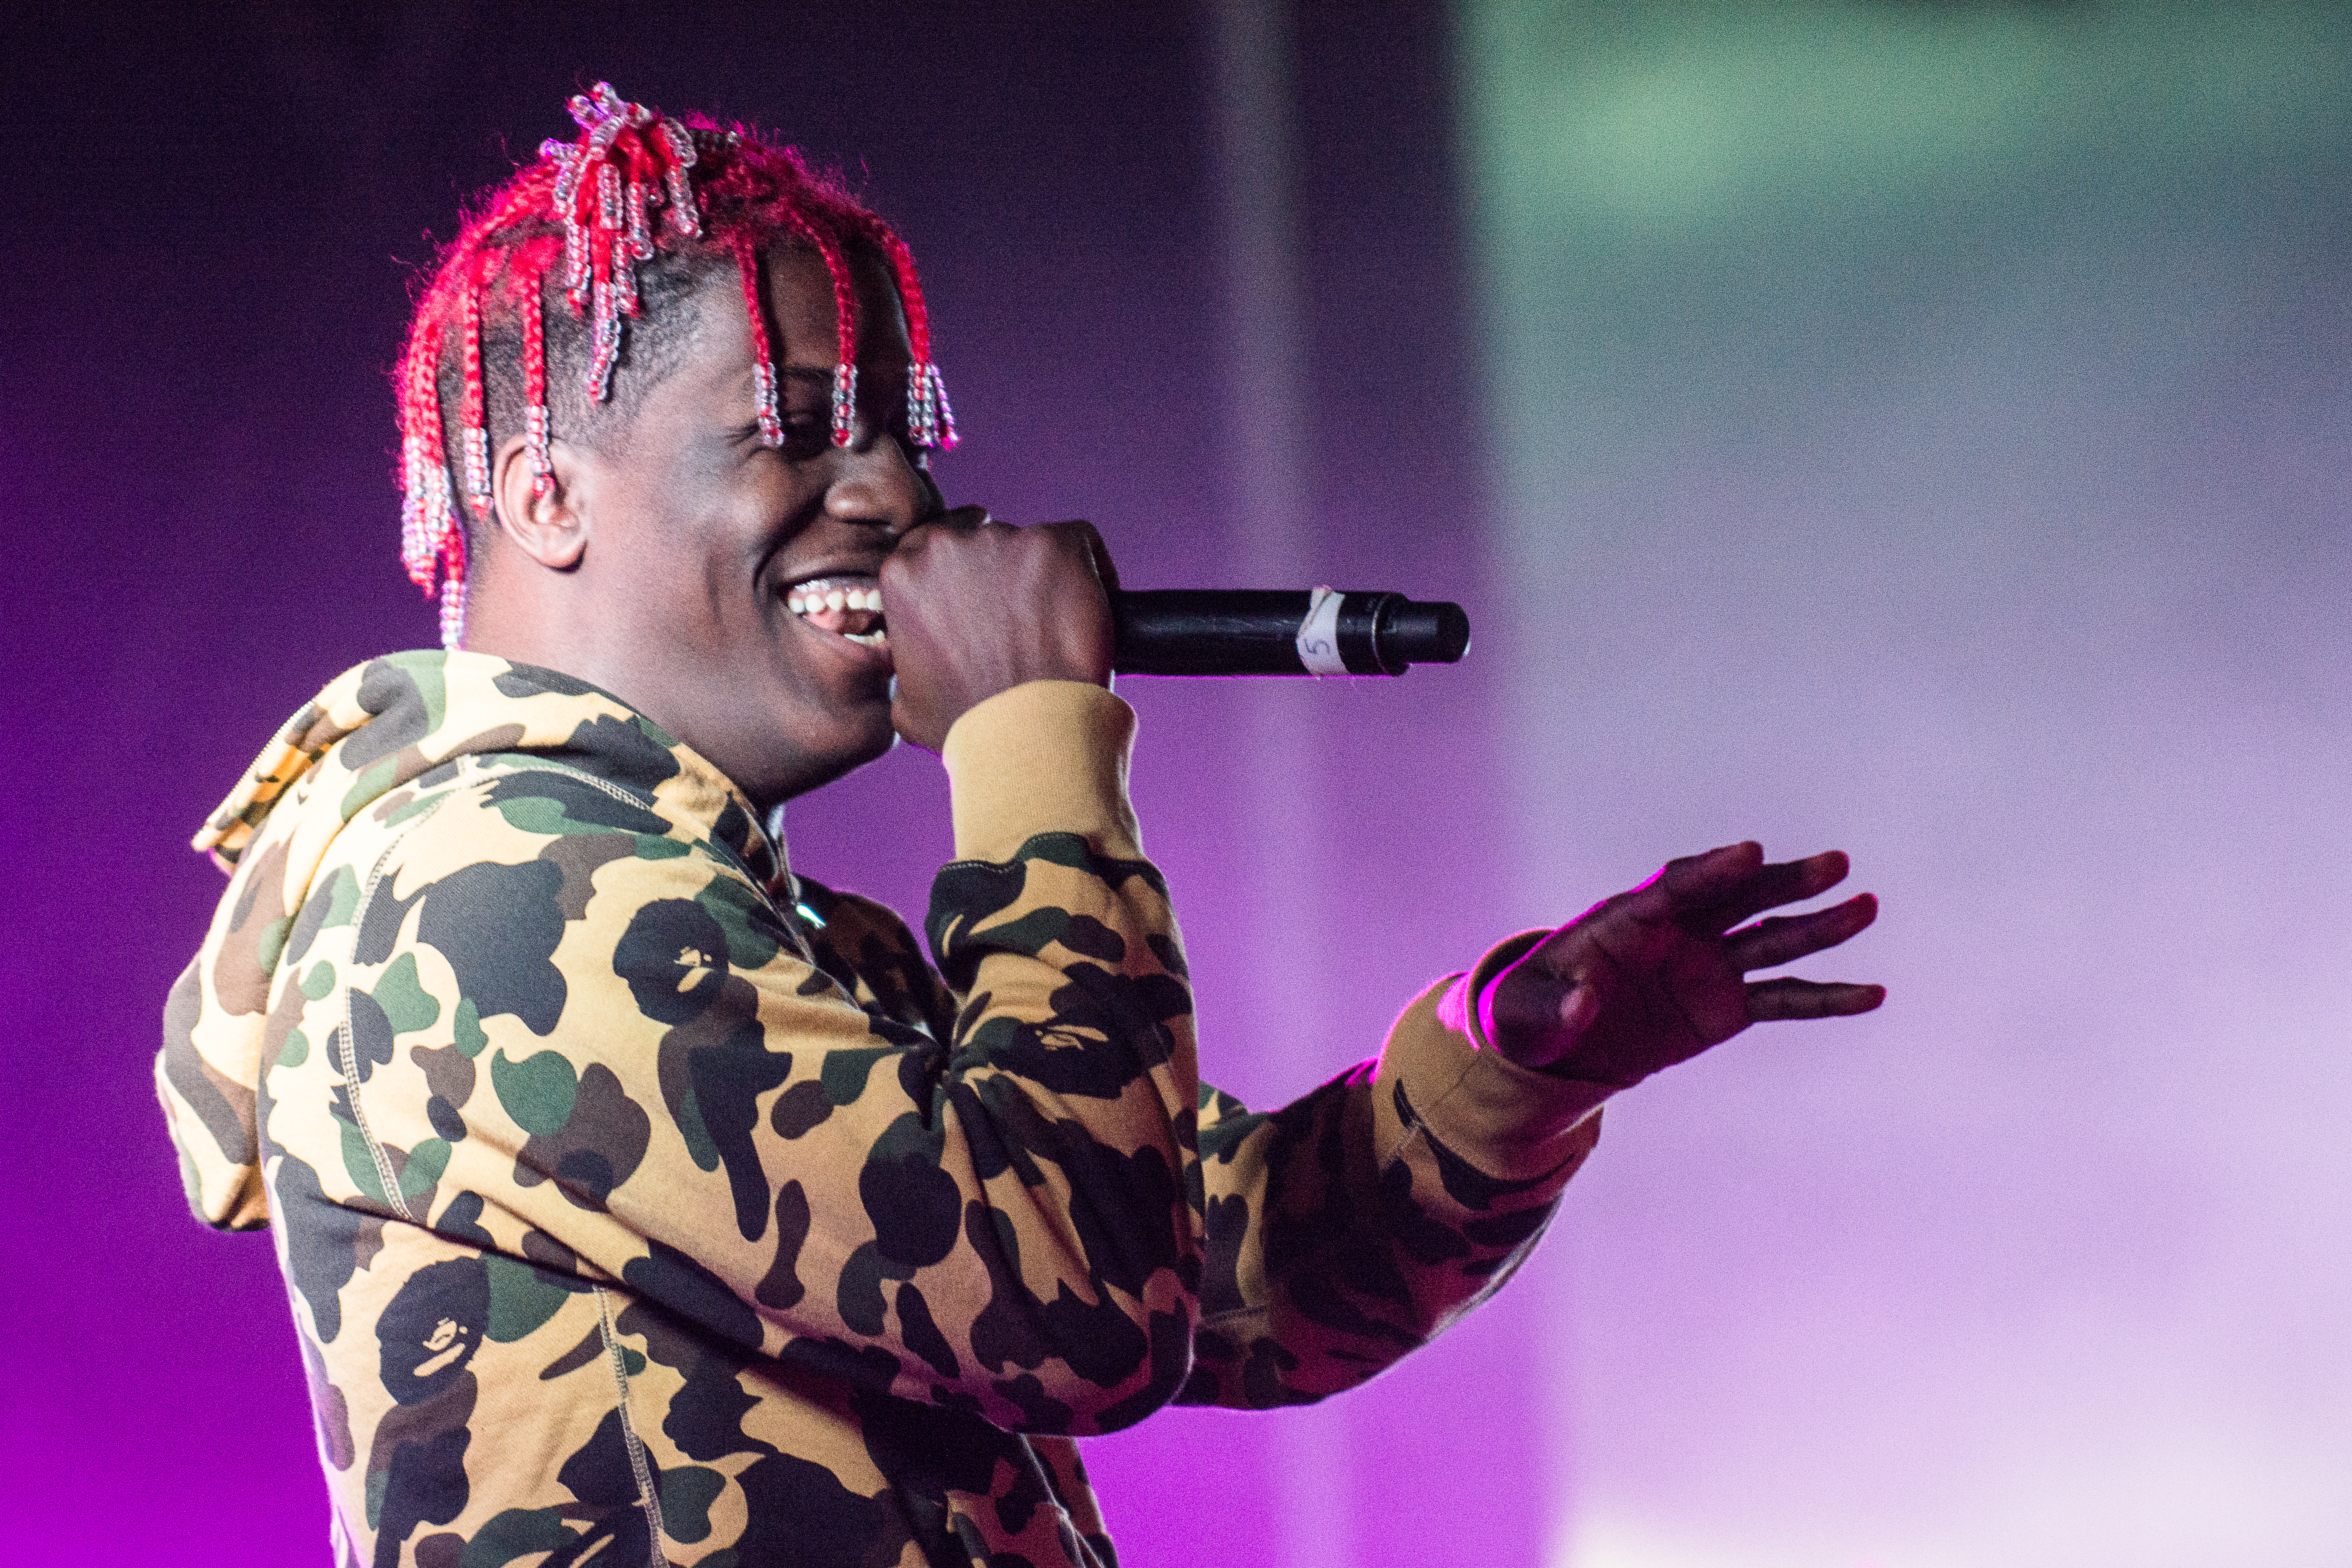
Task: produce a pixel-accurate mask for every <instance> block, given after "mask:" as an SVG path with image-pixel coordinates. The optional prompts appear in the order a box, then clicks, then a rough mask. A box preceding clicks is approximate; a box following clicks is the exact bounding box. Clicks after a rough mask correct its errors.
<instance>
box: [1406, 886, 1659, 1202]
mask: <svg viewBox="0 0 2352 1568" xmlns="http://www.w3.org/2000/svg"><path fill="white" fill-rule="evenodd" d="M1549 934H1550V932H1549V931H1523V932H1521V933H1520V934H1519V935H1517V936H1515V937H1512V938H1511V939H1509V940H1508V941H1507V942H1502V943H1500V944H1499V945H1497V946H1496V947H1495V948H1493V949H1492V950H1490V951H1489V952H1487V953H1486V956H1485V957H1484V958H1482V959H1480V960H1479V961H1478V963H1477V964H1476V966H1475V968H1473V969H1472V970H1471V971H1470V972H1469V973H1466V974H1449V975H1447V976H1446V977H1445V978H1444V979H1443V980H1440V981H1438V982H1437V983H1436V984H1433V985H1432V986H1430V987H1429V989H1427V990H1426V991H1423V993H1422V994H1420V995H1419V996H1416V997H1415V998H1413V1000H1412V1002H1411V1003H1410V1004H1409V1005H1407V1006H1406V1007H1405V1010H1404V1012H1403V1013H1402V1014H1401V1015H1400V1016H1398V1018H1397V1021H1396V1024H1395V1026H1393V1027H1391V1029H1390V1031H1389V1038H1388V1044H1387V1045H1386V1046H1385V1047H1382V1049H1381V1063H1380V1080H1381V1083H1382V1084H1383V1085H1386V1084H1390V1083H1393V1084H1394V1085H1395V1086H1397V1087H1398V1088H1401V1089H1402V1090H1403V1097H1404V1100H1405V1101H1406V1102H1407V1103H1408V1104H1410V1106H1411V1107H1412V1113H1413V1114H1414V1115H1415V1116H1417V1117H1418V1118H1419V1120H1420V1121H1422V1122H1423V1124H1425V1125H1426V1126H1427V1128H1428V1130H1429V1133H1430V1136H1431V1137H1432V1138H1433V1139H1435V1140H1436V1141H1437V1142H1439V1143H1442V1144H1444V1146H1445V1147H1446V1148H1447V1149H1449V1150H1451V1151H1453V1152H1454V1153H1456V1154H1459V1155H1460V1156H1461V1157H1462V1158H1464V1159H1465V1160H1467V1161H1468V1162H1469V1163H1471V1164H1473V1165H1475V1166H1476V1167H1477V1168H1478V1169H1479V1170H1480V1171H1481V1172H1483V1173H1486V1175H1489V1176H1492V1177H1495V1178H1496V1179H1497V1180H1501V1181H1512V1182H1517V1181H1528V1180H1533V1179H1536V1178H1538V1177H1541V1176H1544V1175H1546V1174H1548V1173H1552V1172H1555V1171H1559V1170H1560V1169H1562V1168H1563V1167H1564V1166H1566V1165H1567V1164H1568V1163H1570V1161H1572V1160H1574V1159H1575V1158H1577V1157H1578V1156H1580V1154H1581V1153H1582V1152H1584V1151H1585V1150H1587V1149H1589V1148H1590V1147H1591V1143H1592V1140H1593V1138H1594V1136H1595V1135H1596V1134H1597V1132H1598V1131H1599V1126H1600V1116H1599V1111H1600V1108H1601V1102H1602V1101H1603V1100H1607V1099H1608V1098H1609V1096H1610V1095H1611V1094H1612V1093H1613V1092H1614V1089H1613V1087H1612V1085H1609V1084H1600V1083H1584V1082H1580V1081H1578V1080H1576V1079H1561V1078H1554V1077H1553V1076H1551V1075H1550V1074H1549V1073H1543V1072H1538V1071H1536V1070H1534V1069H1533V1068H1523V1067H1521V1066H1519V1065H1518V1064H1517V1062H1514V1061H1512V1060H1511V1059H1510V1058H1507V1057H1506V1056H1504V1055H1503V1053H1502V1052H1500V1051H1498V1050H1496V1048H1495V1047H1494V1046H1493V1045H1492V1044H1491V1043H1490V1042H1488V1041H1487V1040H1486V1038H1485V1037H1483V1036H1482V1035H1481V1034H1480V1032H1479V1029H1478V1024H1477V1007H1476V1005H1475V998H1476V996H1477V994H1478V991H1479V989H1480V988H1481V987H1483V986H1484V985H1485V984H1486V982H1487V981H1489V980H1491V979H1492V978H1494V976H1496V975H1497V974H1499V973H1502V972H1503V971H1504V970H1505V969H1506V968H1507V967H1509V966H1510V965H1511V964H1512V963H1516V962H1517V960H1518V959H1519V957H1520V955H1521V954H1523V953H1525V952H1527V951H1528V949H1529V948H1530V947H1533V946H1534V945H1535V944H1536V943H1537V942H1541V941H1542V940H1543V939H1544V938H1545V937H1546V936H1548V935H1549ZM1393 1099H1394V1096H1393V1095H1392V1094H1391V1093H1385V1092H1384V1093H1382V1094H1381V1095H1379V1096H1377V1097H1376V1101H1375V1102H1376V1104H1377V1105H1378V1106H1379V1107H1380V1110H1381V1120H1382V1121H1383V1122H1386V1121H1389V1120H1390V1118H1389V1115H1388V1114H1387V1113H1388V1112H1389V1111H1390V1110H1391V1104H1390V1102H1391V1100H1393ZM1382 1131H1391V1130H1390V1129H1389V1128H1387V1127H1383V1128H1382ZM1410 1131H1411V1129H1410V1128H1408V1127H1406V1126H1404V1125H1403V1124H1402V1117H1401V1116H1400V1117H1398V1118H1397V1124H1396V1126H1395V1127H1394V1129H1393V1132H1392V1135H1393V1136H1394V1137H1396V1138H1397V1139H1398V1140H1399V1141H1400V1142H1402V1139H1403V1137H1404V1136H1406V1135H1407V1134H1408V1133H1409V1132H1410ZM1389 1152H1390V1151H1389V1150H1387V1149H1383V1150H1382V1151H1381V1153H1382V1155H1383V1157H1385V1156H1386V1155H1387V1154H1388V1153H1389Z"/></svg>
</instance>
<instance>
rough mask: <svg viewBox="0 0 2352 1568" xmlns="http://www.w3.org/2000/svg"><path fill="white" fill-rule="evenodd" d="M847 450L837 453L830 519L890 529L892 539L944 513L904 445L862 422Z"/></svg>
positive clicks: (829, 489)
mask: <svg viewBox="0 0 2352 1568" xmlns="http://www.w3.org/2000/svg"><path fill="white" fill-rule="evenodd" d="M859 424H860V426H864V427H863V428H861V429H859V431H858V432H857V436H856V440H855V441H854V442H853V443H852V444H851V445H849V446H847V447H835V448H834V451H833V459H834V463H835V470H834V478H833V482H832V483H831V484H829V485H827V486H826V487H825V492H824V510H825V515H827V516H828V517H834V518H838V519H839V520H841V521H844V522H856V523H864V524H866V525H868V526H871V527H876V528H882V529H887V531H889V533H890V535H891V536H892V537H893V538H896V537H897V536H898V535H899V534H901V533H904V532H906V531H908V529H910V528H912V527H914V526H915V524H916V523H918V522H919V521H922V520H923V519H924V518H926V517H928V516H929V515H930V514H931V513H933V512H935V511H937V510H940V500H939V491H938V490H937V489H935V488H934V487H933V486H932V484H931V476H930V475H929V474H928V473H926V472H924V471H923V470H922V469H921V468H917V467H916V466H915V464H914V460H913V458H911V457H910V456H909V455H908V450H907V447H906V445H905V443H903V442H901V441H899V440H898V439H897V438H896V437H892V436H888V435H885V434H882V433H880V432H877V431H876V430H874V429H873V428H872V427H871V426H867V425H866V421H863V420H861V421H859Z"/></svg>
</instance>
